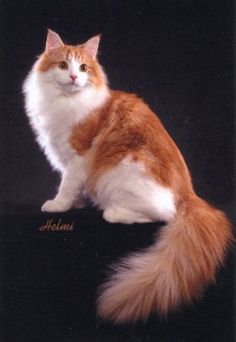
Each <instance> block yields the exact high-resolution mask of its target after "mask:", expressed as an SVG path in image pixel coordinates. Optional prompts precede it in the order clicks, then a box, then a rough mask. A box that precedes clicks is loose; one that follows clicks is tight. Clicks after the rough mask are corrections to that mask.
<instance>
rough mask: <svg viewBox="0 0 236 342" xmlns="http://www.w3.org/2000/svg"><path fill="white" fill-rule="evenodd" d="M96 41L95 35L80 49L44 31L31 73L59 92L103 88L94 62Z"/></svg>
mask: <svg viewBox="0 0 236 342" xmlns="http://www.w3.org/2000/svg"><path fill="white" fill-rule="evenodd" d="M99 41H100V36H99V35H97V36H95V37H93V38H91V39H89V40H88V41H87V42H86V43H85V44H82V45H75V46H72V45H66V44H64V43H63V41H62V39H61V38H60V36H59V35H58V34H57V33H56V32H53V31H51V30H48V35H47V40H46V47H45V51H44V53H43V54H42V55H41V56H40V57H39V60H38V61H37V63H36V65H35V70H36V71H39V72H40V73H43V75H44V78H45V79H46V80H47V82H50V83H51V84H52V85H54V86H55V87H56V88H57V89H61V90H62V91H63V92H69V93H70V92H76V91H81V90H83V89H85V88H87V87H89V86H95V87H100V86H102V85H104V84H106V77H105V75H104V73H103V70H102V68H101V66H100V65H99V63H98V61H97V58H96V57H97V51H98V45H99Z"/></svg>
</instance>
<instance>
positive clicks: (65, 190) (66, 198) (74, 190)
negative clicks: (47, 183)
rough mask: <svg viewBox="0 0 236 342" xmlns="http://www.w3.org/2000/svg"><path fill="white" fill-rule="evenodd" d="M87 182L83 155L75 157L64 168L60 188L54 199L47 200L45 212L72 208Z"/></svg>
mask: <svg viewBox="0 0 236 342" xmlns="http://www.w3.org/2000/svg"><path fill="white" fill-rule="evenodd" d="M84 182H85V171H84V163H83V158H82V157H75V158H74V159H73V160H72V161H71V162H70V163H69V164H68V165H67V167H66V168H65V169H64V171H63V175H62V180H61V184H60V186H59V190H58V193H57V195H56V196H55V198H54V199H52V200H48V201H46V202H45V203H44V204H43V206H42V207H41V210H42V211H44V212H64V211H67V210H69V209H71V208H72V207H73V205H74V203H75V202H76V201H78V198H79V196H80V193H81V190H82V187H83V184H84Z"/></svg>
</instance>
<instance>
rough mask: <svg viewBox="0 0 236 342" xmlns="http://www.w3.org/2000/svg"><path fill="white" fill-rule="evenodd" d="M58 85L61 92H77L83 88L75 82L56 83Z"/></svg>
mask: <svg viewBox="0 0 236 342" xmlns="http://www.w3.org/2000/svg"><path fill="white" fill-rule="evenodd" d="M58 85H59V87H60V89H61V90H62V92H65V93H74V92H79V91H81V90H82V89H83V87H81V86H80V85H78V84H75V83H58Z"/></svg>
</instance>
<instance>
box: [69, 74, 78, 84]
mask: <svg viewBox="0 0 236 342" xmlns="http://www.w3.org/2000/svg"><path fill="white" fill-rule="evenodd" d="M70 78H71V79H72V81H73V82H74V81H75V80H76V78H78V76H76V75H72V74H71V75H70Z"/></svg>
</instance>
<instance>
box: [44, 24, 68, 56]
mask: <svg viewBox="0 0 236 342" xmlns="http://www.w3.org/2000/svg"><path fill="white" fill-rule="evenodd" d="M63 46H64V43H63V41H62V40H61V38H60V36H59V35H58V34H57V33H56V32H54V31H52V30H49V29H48V35H47V40H46V51H47V52H51V51H53V50H55V49H58V48H60V47H63Z"/></svg>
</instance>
